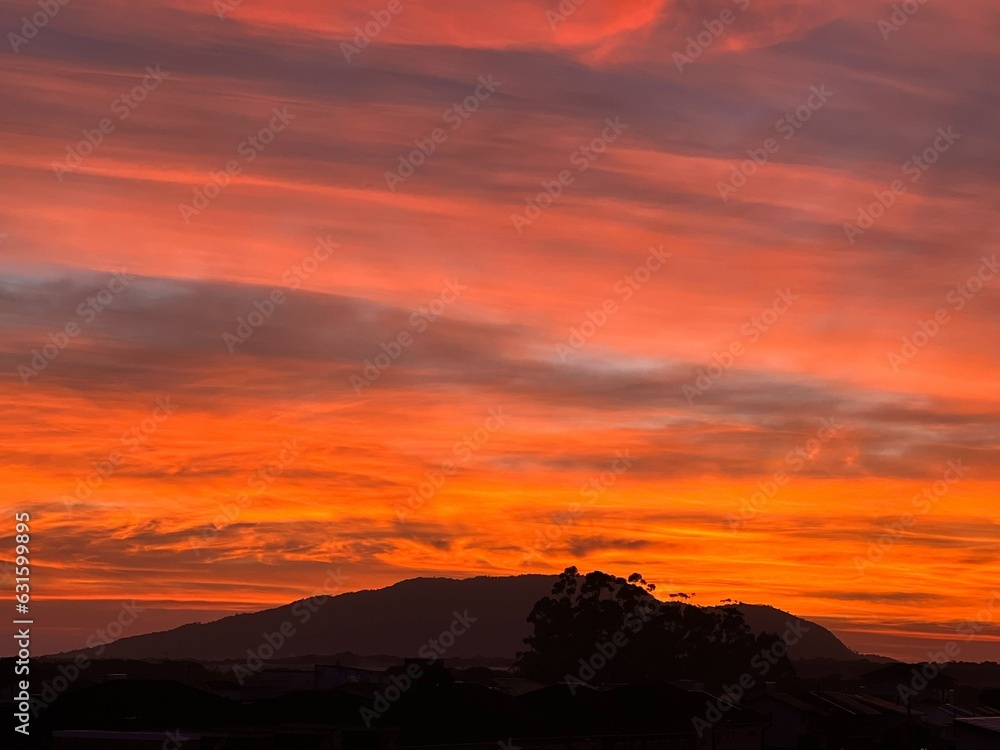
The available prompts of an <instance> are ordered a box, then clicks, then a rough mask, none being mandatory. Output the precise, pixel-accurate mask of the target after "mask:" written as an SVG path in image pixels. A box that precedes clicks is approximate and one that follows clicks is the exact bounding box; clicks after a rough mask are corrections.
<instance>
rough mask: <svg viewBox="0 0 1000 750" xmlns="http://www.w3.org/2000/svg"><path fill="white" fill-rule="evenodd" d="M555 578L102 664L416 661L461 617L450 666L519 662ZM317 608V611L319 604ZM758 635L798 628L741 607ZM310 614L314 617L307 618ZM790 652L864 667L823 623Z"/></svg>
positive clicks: (176, 639) (244, 620)
mask: <svg viewBox="0 0 1000 750" xmlns="http://www.w3.org/2000/svg"><path fill="white" fill-rule="evenodd" d="M555 580H556V578H555V576H546V575H522V576H503V577H492V576H479V577H476V578H467V579H464V580H455V579H452V578H414V579H410V580H407V581H401V582H400V583H397V584H395V585H393V586H389V587H387V588H384V589H376V590H367V591H356V592H352V593H347V594H341V595H339V596H335V597H332V598H330V599H328V600H327V601H326V602H325V603H323V604H321V605H318V609H317V611H315V612H312V611H310V610H309V609H308V607H307V606H306V604H307V600H300V601H298V602H293V603H292V604H289V605H286V606H283V607H276V608H274V609H267V610H263V611H261V612H253V613H249V614H240V615H233V616H232V617H226V618H223V619H221V620H217V621H215V622H210V623H195V624H191V625H184V626H182V627H179V628H175V629H174V630H168V631H164V632H160V633H150V634H148V635H139V636H133V637H131V638H123V639H121V640H119V641H115V642H114V643H112V644H109V645H108V646H107V647H106V648H105V650H104V653H103V654H101V657H102V658H104V659H109V658H111V659H194V660H199V661H227V660H240V661H246V660H247V658H248V654H247V651H248V649H250V650H253V651H254V652H256V653H260V651H259V649H260V647H261V646H265V653H264V655H265V657H266V656H267V653H266V652H267V644H266V641H265V635H269V634H273V633H279V632H280V631H281V628H282V626H283V624H284V627H285V630H286V632H288V629H289V628H294V633H293V634H292V635H291V637H288V638H286V639H285V643H284V645H283V646H281V648H279V649H277V650H275V652H274V654H273V658H275V659H283V658H288V657H296V656H305V655H319V656H327V655H333V654H338V653H342V652H345V651H351V652H354V653H355V654H362V655H371V654H391V655H396V656H399V657H407V656H417V655H419V653H420V649H421V647H422V646H424V645H425V644H426V643H427V642H428V641H429V640H430V639H432V638H437V637H439V636H440V634H441V633H442V632H443V631H445V630H446V629H447V628H448V627H449V626H450V625H451V624H452V621H453V620H454V618H455V614H454V613H455V612H458V613H459V614H464V613H465V612H468V616H469V617H470V618H475V622H473V623H472V624H471V625H470V626H469V628H468V631H467V632H466V633H464V634H462V635H460V636H459V637H457V638H456V639H455V641H454V644H453V645H451V647H450V648H448V650H447V651H446V653H445V658H471V657H477V656H482V657H503V658H513V657H514V655H515V654H516V653H517V652H518V651H520V650H523V649H524V643H523V639H524V638H525V636H527V635H528V634H529V633H530V628H529V626H528V623H527V621H526V618H527V616H528V613H529V612H530V611H531V608H532V607H533V606H534V604H535V602H536V601H538V599H540V598H542V597H543V596H545V595H547V594H548V593H549V591H550V590H551V588H552V584H553V583H554V582H555ZM314 606H317V605H314ZM739 608H740V610H741V611H742V612H743V614H744V616H745V617H746V619H747V623H748V624H749V625H750V627H751V629H752V630H753V631H754V632H755V633H759V632H762V631H768V632H774V633H778V634H780V633H782V632H784V630H785V629H786V628H787V623H789V622H793V621H796V620H799V618H796V617H794V616H793V615H790V614H788V613H787V612H783V611H782V610H779V609H775V608H773V607H765V606H759V605H746V604H741V605H740V606H739ZM307 615H308V617H306V616H307ZM807 626H808V628H809V632H808V633H807V635H806V637H805V638H804V639H803V641H802V642H801V643H800V644H798V645H796V646H794V647H793V648H792V650H791V656H792V658H793V659H810V658H821V657H825V658H831V659H857V658H858V655H857V654H855V653H854V652H853V651H851V650H850V649H848V648H847V647H846V646H845V645H844V644H843V643H841V642H840V641H839V640H838V639H837V637H836V636H835V635H833V633H831V632H830V631H829V630H827V629H826V628H824V627H822V626H820V625H817V624H815V623H812V622H809V623H807Z"/></svg>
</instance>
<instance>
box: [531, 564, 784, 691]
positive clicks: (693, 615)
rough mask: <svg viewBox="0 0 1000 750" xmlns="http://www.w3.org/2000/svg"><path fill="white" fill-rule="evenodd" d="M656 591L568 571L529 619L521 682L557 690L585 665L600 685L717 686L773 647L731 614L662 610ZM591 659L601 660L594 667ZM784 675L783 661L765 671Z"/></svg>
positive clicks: (686, 607) (667, 605) (639, 583)
mask: <svg viewBox="0 0 1000 750" xmlns="http://www.w3.org/2000/svg"><path fill="white" fill-rule="evenodd" d="M655 589H656V586H655V584H652V583H648V582H647V581H646V579H645V578H643V577H642V575H640V574H639V573H633V574H632V575H630V576H629V577H628V579H627V580H626V579H624V578H620V577H615V576H612V575H609V574H607V573H604V572H602V571H599V570H597V571H593V572H591V573H587V574H585V575H581V574H580V573H579V571H578V570H577V568H576V567H569V568H566V570H564V571H563V572H562V573H561V574H560V575H559V578H558V579H557V580H556V583H555V584H554V585H553V587H552V592H551V594H550V595H549V596H546V597H544V598H542V599H540V600H538V602H536V603H535V606H534V607H533V608H532V610H531V613H530V614H529V615H528V622H529V623H531V625H532V626H533V628H534V630H533V633H532V635H530V636H528V637H527V638H525V644H526V645H527V646H528V650H527V651H524V652H521V653H519V654H518V666H519V667H520V670H521V672H522V674H524V675H525V676H526V677H529V678H531V679H535V680H539V681H541V682H555V681H559V680H563V679H566V678H567V677H569V676H573V675H578V674H580V672H581V668H582V667H583V665H584V664H590V665H592V666H593V665H594V664H601V666H600V667H599V669H597V670H595V672H599V675H598V676H597V677H596V680H597V681H601V682H636V681H641V680H651V679H667V680H669V679H679V678H689V679H698V680H702V681H705V682H709V683H719V682H721V681H724V680H729V679H733V678H736V679H738V678H739V676H740V675H741V674H742V673H744V672H748V671H751V670H752V666H751V661H752V660H753V659H754V657H756V656H759V654H761V653H762V652H763V651H765V650H769V649H770V647H771V646H772V645H773V644H774V643H775V642H776V641H777V637H776V636H773V635H769V634H762V635H761V636H758V637H754V635H753V633H752V632H751V630H750V628H749V626H747V624H746V622H745V621H744V619H743V615H742V614H740V612H739V610H737V609H736V608H735V607H712V608H703V607H697V606H694V605H691V604H686V603H682V602H675V601H671V602H661V601H659V600H657V599H656V598H654V597H653V595H652V592H653V591H654V590H655ZM610 645H614V646H615V648H613V649H612V648H610ZM594 654H601V655H602V656H603V657H604V658H603V659H596V660H594V659H592V658H591V657H592V656H593V655H594ZM609 654H611V655H610V656H609ZM775 658H777V657H775ZM585 671H586V670H585ZM785 671H790V665H789V663H788V660H787V657H781V658H777V663H775V664H774V665H773V666H772V667H771V668H770V669H769V672H770V673H771V674H780V673H782V672H785Z"/></svg>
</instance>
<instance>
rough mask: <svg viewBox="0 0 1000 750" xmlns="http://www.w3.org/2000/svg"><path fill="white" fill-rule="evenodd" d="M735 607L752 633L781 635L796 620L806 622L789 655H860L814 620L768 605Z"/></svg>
mask: <svg viewBox="0 0 1000 750" xmlns="http://www.w3.org/2000/svg"><path fill="white" fill-rule="evenodd" d="M736 609H738V610H739V611H740V613H741V614H742V615H743V619H744V620H746V623H747V625H749V626H750V629H751V630H753V632H754V633H777V634H778V635H781V634H782V633H783V632H784V631H785V630H787V629H788V627H789V626H790V625H792V624H795V623H805V626H806V627H807V628H808V630H806V631H805V635H803V636H802V640H801V641H799V642H798V643H796V644H795V645H794V646H792V648H791V650H790V652H789V653H790V656H791V658H792V659H794V660H800V659H839V660H844V661H849V660H852V659H859V658H861V655H860V654H858V653H857V652H855V651H852V650H851V649H849V648H848V647H847V646H845V645H844V643H843V642H842V641H841V640H840V639H839V638H838V637H837V636H835V635H834V634H833V633H831V632H830V631H829V630H827V629H826V628H824V627H823V626H822V625H818V624H817V623H815V622H810V621H808V620H803V619H801V618H799V617H795V616H794V615H790V614H789V613H788V612H785V611H784V610H781V609H778V608H777V607H771V606H769V605H767V604H742V603H741V604H738V605H737V606H736Z"/></svg>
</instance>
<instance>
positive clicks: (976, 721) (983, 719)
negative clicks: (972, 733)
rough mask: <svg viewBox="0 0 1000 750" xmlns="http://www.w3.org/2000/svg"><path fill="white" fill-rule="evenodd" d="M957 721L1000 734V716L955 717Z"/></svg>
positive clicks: (957, 722)
mask: <svg viewBox="0 0 1000 750" xmlns="http://www.w3.org/2000/svg"><path fill="white" fill-rule="evenodd" d="M955 723H956V724H962V725H968V726H970V727H973V728H975V729H981V730H983V731H984V732H990V733H995V734H1000V716H975V717H972V718H969V719H955Z"/></svg>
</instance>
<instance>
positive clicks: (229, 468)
mask: <svg viewBox="0 0 1000 750" xmlns="http://www.w3.org/2000/svg"><path fill="white" fill-rule="evenodd" d="M903 5H905V6H906V7H905V9H904V8H903ZM903 5H899V6H898V8H897V6H892V5H890V4H887V3H868V2H843V1H839V2H838V1H837V0H799V1H797V2H791V1H787V0H736V1H735V2H734V1H732V0H710V1H708V2H685V1H683V0H628V1H627V2H626V1H615V2H612V0H584V1H583V2H580V1H579V0H576V1H574V2H570V0H566V1H565V2H562V3H559V2H555V0H510V1H509V2H503V3H487V4H480V3H468V2H459V1H458V0H433V1H432V0H427V1H426V2H422V3H421V2H411V1H410V0H392V1H391V2H390V1H389V0H374V1H373V2H367V1H366V2H362V1H360V0H343V1H341V2H337V3H320V2H315V1H313V0H285V1H284V2H282V3H264V2H259V1H258V0H245V2H242V3H239V2H236V0H232V1H229V0H219V2H215V3H214V4H213V2H210V0H150V1H149V2H147V3H145V4H144V5H143V12H142V13H135V12H131V13H129V12H126V9H129V10H131V9H132V7H133V6H132V5H131V4H128V3H125V2H122V1H121V0H90V1H89V2H87V3H78V2H69V3H67V4H65V5H59V4H58V3H57V2H53V3H52V4H51V6H50V5H47V4H46V3H44V2H43V3H41V4H38V3H33V2H19V1H15V2H11V3H8V4H6V9H5V10H4V11H3V13H2V15H0V32H2V34H3V36H4V39H3V40H0V50H2V54H3V60H2V63H0V64H2V70H3V72H2V75H0V101H3V103H4V114H3V117H2V119H0V127H2V133H0V144H2V145H0V360H2V367H0V390H2V399H0V410H2V412H0V413H2V418H3V424H4V429H3V431H2V433H0V455H2V456H3V461H2V462H0V481H2V484H3V486H4V493H3V499H2V500H0V505H2V506H3V511H4V513H3V515H4V517H5V518H7V519H8V520H7V521H6V522H5V524H6V526H5V528H3V529H0V537H2V539H0V543H2V545H3V548H2V552H0V559H2V560H3V561H4V562H5V564H4V567H3V571H0V577H2V578H3V580H4V584H3V586H4V588H7V589H12V588H13V585H14V582H13V580H12V572H13V571H12V569H11V567H10V563H11V562H12V561H13V557H14V555H13V551H14V545H15V539H14V532H15V528H14V520H13V515H14V513H20V512H28V513H29V514H30V519H31V521H30V527H31V532H30V533H31V536H32V544H31V550H30V557H31V564H32V578H31V586H32V592H31V594H32V597H33V598H32V601H33V606H34V607H35V609H34V610H33V611H34V612H35V613H37V615H39V620H38V624H37V625H36V632H38V636H37V637H38V638H39V639H40V640H39V643H37V644H36V648H41V649H43V650H46V649H47V650H50V651H56V650H66V649H70V648H76V647H80V646H82V645H83V643H84V642H85V641H86V639H87V638H88V637H90V636H91V635H92V634H94V633H96V632H98V631H100V630H101V629H102V627H103V626H106V625H107V624H108V623H109V622H112V621H113V620H114V619H115V618H116V617H117V615H118V613H119V612H120V610H121V608H122V606H123V605H122V602H131V601H132V600H135V601H137V602H139V603H140V605H141V606H142V607H143V612H142V615H141V616H140V617H138V618H136V620H135V622H134V623H133V624H131V625H130V629H129V630H128V631H127V633H126V634H127V635H134V634H138V633H141V632H150V631H155V630H162V629H165V628H167V627H173V626H176V625H179V624H182V623H184V622H190V621H194V620H209V619H215V618H218V617H220V616H223V615H225V614H229V613H233V612H239V611H249V610H256V609H261V608H264V607H267V606H274V605H278V604H282V603H286V602H288V601H291V600H293V599H298V598H301V597H303V596H308V595H310V594H311V593H313V592H315V591H316V590H317V589H318V587H321V586H322V585H323V582H324V581H325V580H328V579H329V576H328V575H327V571H329V570H331V569H335V570H336V569H339V570H340V571H341V576H342V577H343V578H344V580H345V583H343V584H342V585H343V586H344V590H355V589H362V588H373V587H379V586H384V585H388V584H391V583H393V582H395V581H398V580H401V579H404V578H411V577H415V576H453V577H467V576H472V575H481V574H487V575H510V574H517V573H528V572H531V573H555V572H558V571H560V570H562V569H563V568H565V567H566V566H567V565H571V564H575V565H577V566H579V567H580V568H581V569H582V570H592V569H601V570H605V571H607V572H611V573H615V574H618V575H628V574H629V573H631V572H632V571H634V570H638V571H640V572H641V573H642V574H643V575H644V576H645V577H646V578H647V579H648V580H650V581H654V582H657V583H658V585H659V588H658V591H659V592H663V593H664V594H666V593H672V592H675V591H683V592H687V593H696V594H697V596H696V598H695V599H694V600H693V601H695V602H696V603H701V604H715V603H717V602H718V601H720V600H721V599H724V598H727V597H732V598H734V599H739V600H742V601H747V602H753V603H767V604H773V605H775V606H778V607H781V608H783V609H787V610H789V611H792V612H794V613H795V614H797V615H799V616H802V617H809V618H813V619H816V620H817V621H819V622H822V623H823V624H824V625H826V626H828V627H830V628H832V629H833V630H834V631H835V632H836V633H837V634H838V635H840V636H841V637H842V638H843V640H844V641H845V642H846V643H847V644H848V645H849V646H851V647H853V648H856V649H858V650H860V651H862V652H866V653H869V652H878V653H882V654H886V655H890V656H897V657H908V658H926V655H927V654H928V652H929V651H930V650H932V649H939V648H940V647H941V646H942V645H943V644H945V643H946V642H948V641H949V640H955V639H956V637H958V636H957V634H958V633H964V632H971V631H969V628H968V624H969V623H970V622H971V623H973V624H975V625H977V627H976V628H975V629H974V632H975V633H976V637H975V638H971V639H969V638H965V637H960V644H961V654H960V658H964V659H969V660H979V659H1000V626H998V624H1000V593H998V589H1000V551H998V548H997V540H998V532H1000V515H998V513H1000V511H998V510H997V504H996V497H997V490H998V487H1000V461H998V460H997V450H998V447H1000V445H998V443H1000V438H998V434H1000V433H998V428H1000V387H998V382H997V378H996V373H997V371H998V368H1000V349H998V347H997V346H996V342H997V339H998V333H1000V293H998V289H1000V282H998V281H997V275H998V273H1000V267H998V266H997V250H998V243H997V239H998V234H997V224H996V218H995V205H996V195H997V190H996V176H997V167H998V157H1000V133H998V131H997V128H996V122H997V120H998V116H1000V103H998V98H997V83H996V81H997V76H996V72H997V69H998V56H1000V55H998V48H997V44H996V38H997V32H998V27H1000V11H998V8H997V6H996V5H995V3H992V2H989V1H988V0H957V1H955V2H947V3H945V2H941V0H927V1H926V2H923V3H920V2H917V0H913V1H912V2H909V3H904V4H903ZM52 7H55V10H54V11H53V10H52ZM40 8H41V10H40ZM45 8H48V10H45ZM33 17H34V20H33ZM38 21H43V23H41V24H39V23H38ZM129 619H130V620H131V619H132V618H129ZM43 620H44V622H43ZM4 648H7V646H4Z"/></svg>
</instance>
